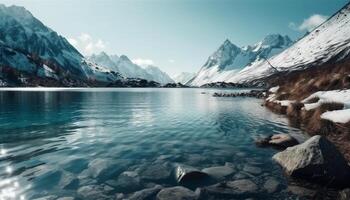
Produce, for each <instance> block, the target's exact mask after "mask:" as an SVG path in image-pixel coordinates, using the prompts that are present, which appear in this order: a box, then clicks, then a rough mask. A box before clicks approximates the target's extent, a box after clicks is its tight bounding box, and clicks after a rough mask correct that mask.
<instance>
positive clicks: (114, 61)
mask: <svg viewBox="0 0 350 200" xmlns="http://www.w3.org/2000/svg"><path fill="white" fill-rule="evenodd" d="M88 60H90V61H92V62H95V63H97V64H99V65H101V66H105V67H107V68H108V69H110V70H113V71H116V72H119V73H120V74H121V75H123V76H124V77H127V78H142V79H146V80H152V81H156V82H158V83H160V84H166V83H173V82H174V81H173V80H172V79H171V78H170V77H169V76H168V75H167V74H166V73H165V72H163V71H161V70H160V69H159V68H158V67H155V66H147V67H145V68H142V67H141V66H139V65H137V64H135V63H133V62H132V61H131V60H130V59H129V58H128V57H127V56H125V55H121V56H120V57H118V56H117V55H108V54H107V53H105V52H101V53H99V54H93V55H92V56H90V57H88Z"/></svg>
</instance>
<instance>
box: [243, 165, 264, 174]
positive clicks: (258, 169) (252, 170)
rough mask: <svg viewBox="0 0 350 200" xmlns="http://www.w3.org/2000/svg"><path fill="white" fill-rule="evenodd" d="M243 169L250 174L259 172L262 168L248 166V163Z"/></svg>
mask: <svg viewBox="0 0 350 200" xmlns="http://www.w3.org/2000/svg"><path fill="white" fill-rule="evenodd" d="M243 171H245V172H248V173H250V174H255V175H257V174H261V172H262V170H261V169H260V168H259V167H254V166H250V165H245V166H244V167H243Z"/></svg>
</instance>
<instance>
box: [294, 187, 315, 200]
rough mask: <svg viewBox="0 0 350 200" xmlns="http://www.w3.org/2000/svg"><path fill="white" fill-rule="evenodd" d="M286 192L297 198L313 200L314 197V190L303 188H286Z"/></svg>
mask: <svg viewBox="0 0 350 200" xmlns="http://www.w3.org/2000/svg"><path fill="white" fill-rule="evenodd" d="M287 191H288V192H290V193H292V194H295V195H297V196H299V197H308V198H313V197H315V195H316V191H315V190H310V189H307V188H304V187H300V186H294V185H291V186H288V188H287Z"/></svg>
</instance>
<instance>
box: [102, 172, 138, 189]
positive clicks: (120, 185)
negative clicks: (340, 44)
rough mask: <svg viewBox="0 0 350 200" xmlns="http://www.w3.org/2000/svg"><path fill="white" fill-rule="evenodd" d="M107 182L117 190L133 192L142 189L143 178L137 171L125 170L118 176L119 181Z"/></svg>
mask: <svg viewBox="0 0 350 200" xmlns="http://www.w3.org/2000/svg"><path fill="white" fill-rule="evenodd" d="M106 184H108V185H110V186H112V187H114V188H115V189H116V190H117V191H120V192H121V191H123V192H125V191H127V192H133V191H136V190H139V189H141V187H142V186H141V180H140V177H139V176H138V174H137V173H136V172H133V171H125V172H123V173H121V174H120V175H119V176H118V179H117V181H114V180H108V181H106Z"/></svg>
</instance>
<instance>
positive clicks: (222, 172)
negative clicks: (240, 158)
mask: <svg viewBox="0 0 350 200" xmlns="http://www.w3.org/2000/svg"><path fill="white" fill-rule="evenodd" d="M202 172H204V173H206V174H208V175H209V176H211V177H214V178H216V179H222V178H224V177H226V176H229V175H231V174H233V173H234V172H235V170H234V169H232V168H231V167H228V166H218V167H209V168H205V169H202Z"/></svg>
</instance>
